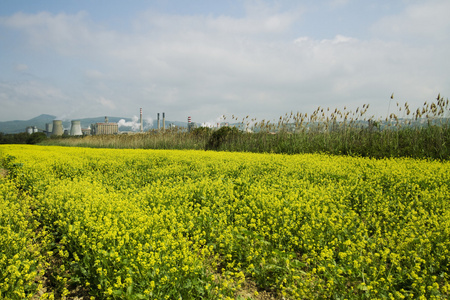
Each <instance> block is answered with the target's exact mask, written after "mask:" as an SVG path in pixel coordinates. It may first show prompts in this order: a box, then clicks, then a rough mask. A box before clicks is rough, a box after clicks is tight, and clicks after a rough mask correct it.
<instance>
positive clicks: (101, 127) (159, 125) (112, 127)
mask: <svg viewBox="0 0 450 300" xmlns="http://www.w3.org/2000/svg"><path fill="white" fill-rule="evenodd" d="M160 116H161V113H157V121H156V124H154V123H153V124H151V125H148V123H147V126H150V128H153V129H154V128H155V127H156V129H157V131H158V132H160V131H165V130H166V114H165V113H164V112H163V113H162V119H161V118H160ZM114 119H116V120H118V118H114ZM137 121H139V124H137ZM83 122H84V125H85V126H88V127H87V128H83V127H82V121H80V120H72V121H71V123H70V128H69V129H66V128H64V126H63V120H60V119H55V120H53V121H52V122H51V123H45V129H40V128H38V127H37V126H28V127H27V128H26V132H27V133H28V134H33V133H35V132H43V133H45V134H46V135H47V137H51V136H86V135H105V134H108V135H109V134H119V133H137V132H140V133H143V132H144V120H143V114H142V108H140V110H139V120H137V118H136V120H135V119H134V118H133V120H132V121H131V122H128V121H125V120H124V119H120V122H119V123H117V122H110V121H109V118H108V116H105V119H104V122H95V123H90V124H89V123H87V124H86V120H85V121H83ZM64 123H65V124H66V126H67V121H64ZM130 124H131V125H130ZM121 126H122V127H125V128H127V127H128V128H130V127H131V129H132V131H122V132H119V127H121ZM174 126H175V125H173V124H169V127H174ZM183 127H184V126H183ZM196 127H197V124H195V123H191V121H190V117H189V122H188V130H189V131H190V130H191V129H192V128H196ZM148 128H149V127H147V129H148Z"/></svg>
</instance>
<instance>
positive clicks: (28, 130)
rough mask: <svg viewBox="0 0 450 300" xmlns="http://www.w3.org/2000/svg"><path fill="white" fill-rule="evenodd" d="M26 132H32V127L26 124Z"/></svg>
mask: <svg viewBox="0 0 450 300" xmlns="http://www.w3.org/2000/svg"><path fill="white" fill-rule="evenodd" d="M27 133H28V134H32V133H33V127H31V126H28V127H27Z"/></svg>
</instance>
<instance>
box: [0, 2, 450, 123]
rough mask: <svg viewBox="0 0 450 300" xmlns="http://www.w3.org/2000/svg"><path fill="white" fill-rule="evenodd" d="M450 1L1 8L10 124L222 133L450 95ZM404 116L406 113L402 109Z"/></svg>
mask: <svg viewBox="0 0 450 300" xmlns="http://www.w3.org/2000/svg"><path fill="white" fill-rule="evenodd" d="M449 11H450V1H448V0H429V1H414V0H389V1H388V0H379V1H375V0H366V1H360V0H358V1H357V0H322V1H312V0H308V1H289V0H286V1H283V0H279V1H263V0H249V1H245V0H241V1H239V0H229V1H206V0H203V1H200V0H198V1H195V0H193V1H167V0H154V1H140V0H134V1H127V2H125V1H111V0H109V1H106V0H97V1H86V0H79V1H71V0H68V1H56V0H52V1H50V0H47V1H45V0H43V1H23V0H3V1H1V2H0V105H1V109H0V121H8V120H15V119H21V120H24V119H29V118H32V117H35V116H37V115H39V114H42V113H47V114H53V115H55V116H57V117H58V118H60V119H69V120H70V119H79V118H84V117H96V116H105V115H108V116H120V117H133V116H136V115H138V114H139V108H140V107H142V108H143V111H144V115H145V116H146V117H147V118H148V119H151V118H155V117H156V114H157V113H158V112H165V113H166V118H167V119H168V120H178V121H184V120H186V119H187V117H188V116H191V117H192V120H193V121H196V122H206V123H215V122H217V120H219V119H220V117H221V116H222V115H226V116H228V117H229V116H231V115H235V116H239V117H245V116H247V115H249V116H250V117H252V118H253V117H254V118H257V119H258V120H261V119H266V120H267V119H278V117H279V116H281V115H284V114H285V113H290V112H291V111H294V112H297V111H299V112H311V111H313V110H314V109H316V108H317V107H318V106H321V107H325V108H326V107H330V109H332V110H334V108H338V109H342V108H343V107H347V109H356V108H357V107H361V106H362V105H363V104H370V110H369V114H370V115H372V114H373V115H376V116H383V117H385V116H386V113H387V109H388V104H389V99H390V95H391V93H394V95H395V96H394V101H398V102H400V103H401V104H403V103H404V102H408V103H409V104H410V106H411V107H414V108H416V107H419V106H421V105H422V104H423V102H424V101H431V100H433V99H434V98H436V96H437V94H438V93H440V94H441V95H443V96H444V97H448V95H449V94H450V76H448V75H447V70H449V69H450V60H449V59H448V53H450V38H449V37H450V19H449V18H448V15H447V14H448V12H449ZM391 107H394V105H391Z"/></svg>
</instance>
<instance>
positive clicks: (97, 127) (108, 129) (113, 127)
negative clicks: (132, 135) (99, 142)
mask: <svg viewBox="0 0 450 300" xmlns="http://www.w3.org/2000/svg"><path fill="white" fill-rule="evenodd" d="M117 133H119V125H118V124H117V123H110V122H108V117H105V122H104V123H95V124H91V134H92V135H100V134H117Z"/></svg>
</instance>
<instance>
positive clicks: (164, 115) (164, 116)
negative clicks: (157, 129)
mask: <svg viewBox="0 0 450 300" xmlns="http://www.w3.org/2000/svg"><path fill="white" fill-rule="evenodd" d="M162 123H163V131H165V130H166V113H163V122H162Z"/></svg>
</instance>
